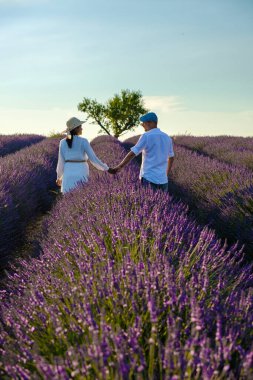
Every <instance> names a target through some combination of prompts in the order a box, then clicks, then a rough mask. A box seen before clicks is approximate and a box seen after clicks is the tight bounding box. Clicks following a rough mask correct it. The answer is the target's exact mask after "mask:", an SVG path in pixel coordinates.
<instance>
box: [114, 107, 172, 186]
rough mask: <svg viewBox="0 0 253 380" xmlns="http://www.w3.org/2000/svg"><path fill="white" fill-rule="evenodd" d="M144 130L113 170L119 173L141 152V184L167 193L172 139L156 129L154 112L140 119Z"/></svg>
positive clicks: (156, 120) (156, 121)
mask: <svg viewBox="0 0 253 380" xmlns="http://www.w3.org/2000/svg"><path fill="white" fill-rule="evenodd" d="M140 121H141V123H142V126H143V128H144V130H145V132H144V133H143V135H142V136H141V137H140V138H139V140H138V142H137V144H136V145H135V146H133V147H132V148H131V151H130V152H129V153H128V154H127V155H126V157H125V158H124V159H123V160H122V161H121V163H120V164H119V165H118V166H116V167H115V168H114V169H113V170H115V172H118V171H120V170H121V169H122V168H123V167H124V166H125V165H126V164H128V162H130V161H131V160H132V159H133V158H134V157H135V156H137V155H138V154H140V153H141V152H142V164H141V169H140V179H141V182H142V183H143V184H144V185H146V184H148V185H150V186H151V187H152V188H154V189H161V190H163V191H168V176H169V174H170V172H171V168H172V164H173V161H174V151H173V144H172V139H171V137H169V136H168V135H167V134H166V133H164V132H162V131H161V130H160V129H159V128H157V123H158V118H157V115H156V114H155V113H154V112H148V113H146V114H145V115H143V116H141V117H140Z"/></svg>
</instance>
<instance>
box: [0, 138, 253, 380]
mask: <svg viewBox="0 0 253 380" xmlns="http://www.w3.org/2000/svg"><path fill="white" fill-rule="evenodd" d="M133 142H134V141H133V139H132V140H131V141H129V140H128V141H126V143H125V144H121V143H120V142H118V141H117V140H115V139H114V138H110V137H98V138H96V139H95V140H93V143H92V145H93V148H94V150H95V151H96V153H97V155H98V156H99V157H100V158H101V159H102V160H103V161H104V162H107V163H108V164H109V165H111V166H113V165H115V164H117V163H118V162H119V161H120V160H121V159H122V158H123V157H124V155H125V153H126V151H125V147H126V146H127V147H129V146H130V145H129V144H131V143H133ZM44 143H45V145H44V147H45V146H47V148H43V149H44V152H45V151H47V150H48V151H50V153H49V154H48V156H47V157H49V156H50V157H52V156H54V160H56V157H57V153H56V152H55V150H56V148H55V147H56V142H54V141H50V140H46V141H45V142H43V143H40V144H44ZM52 146H53V147H52ZM28 149H31V148H28ZM21 152H22V151H21ZM21 152H20V153H21ZM30 152H31V151H29V153H30ZM17 154H18V153H17ZM10 156H12V155H10ZM43 157H44V156H43ZM10 158H11V157H10ZM50 162H51V164H52V163H55V161H50ZM51 164H50V165H49V164H48V161H43V160H42V161H41V163H40V170H42V169H43V168H45V167H48V165H49V166H50V170H48V169H47V170H45V173H47V174H45V177H43V180H41V181H40V180H39V179H38V177H35V178H36V180H35V181H34V182H33V183H34V184H38V186H39V184H40V182H42V183H44V182H45V180H46V178H47V179H48V181H49V178H50V180H51V181H52V182H50V183H47V185H45V187H44V188H43V191H42V194H44V193H45V194H46V193H47V191H48V189H49V188H51V187H52V186H53V182H54V180H55V174H53V171H51ZM10 165H11V164H10ZM10 167H11V166H10ZM32 168H33V165H32V166H31V167H30V168H29V167H27V173H28V172H30V173H33V172H32ZM10 172H11V170H10V171H9V172H8V173H10ZM138 172H139V163H138V160H137V161H136V162H134V161H132V162H131V163H130V164H129V165H128V166H127V167H126V168H125V169H124V170H123V171H122V172H120V173H119V174H117V175H116V176H110V175H109V174H107V173H101V172H98V171H96V170H95V169H92V168H91V177H90V182H89V184H88V185H80V186H79V187H78V188H77V189H76V190H74V191H72V192H70V193H69V194H67V195H65V196H64V197H59V198H58V200H57V201H56V203H55V205H54V207H53V208H52V209H51V212H50V214H49V215H48V216H47V217H46V218H45V221H44V226H43V230H44V236H43V238H42V239H41V241H40V245H41V255H40V257H39V258H37V259H36V258H31V259H29V260H19V262H16V269H15V270H13V271H12V272H10V273H9V275H8V278H7V280H8V281H7V280H6V281H7V283H6V286H5V288H3V289H2V290H1V292H0V299H1V306H0V355H1V356H0V377H1V378H3V379H78V380H79V379H171V380H181V379H199V380H202V379H204V380H209V379H210V380H214V379H217V380H218V379H224V380H225V379H228V380H229V379H231V380H232V379H233V380H236V379H242V380H243V379H251V378H252V377H253V370H252V368H253V343H252V342H253V341H252V338H253V329H252V325H253V302H252V301H253V298H252V296H253V291H252V285H253V273H252V263H251V262H249V260H245V257H246V253H247V258H249V252H250V247H251V245H250V244H251V242H252V241H251V237H252V235H251V233H252V215H253V202H252V199H253V198H252V173H251V172H250V170H249V169H248V168H246V167H245V168H242V167H240V169H238V167H237V166H236V165H234V166H233V165H231V164H227V163H225V162H220V161H218V160H216V159H214V158H210V157H206V156H203V155H199V154H198V153H196V152H195V153H194V152H191V151H190V150H189V149H186V148H184V147H181V146H176V159H175V166H174V167H173V174H172V179H171V182H172V187H171V192H170V194H165V193H162V192H160V191H158V192H153V190H152V189H147V188H145V189H143V188H141V186H140V183H139V180H138ZM23 173H24V172H23ZM9 175H10V174H9ZM16 175H17V173H16ZM23 176H24V174H23V175H22V176H21V177H23ZM7 177H8V176H7V175H6V182H8V178H7ZM14 177H15V176H14ZM13 183H14V182H13ZM17 183H19V185H20V188H23V189H24V190H23V191H24V193H26V194H27V193H29V190H30V189H31V188H32V186H31V185H29V186H28V185H27V181H25V180H24V182H23V183H20V180H19V181H18V182H17ZM17 183H16V187H17ZM27 186H28V187H27ZM41 186H42V185H41ZM35 187H36V186H35ZM9 188H10V189H11V190H10V192H11V191H12V194H13V197H14V194H15V190H14V189H15V186H14V185H13V187H11V186H10V185H9ZM46 188H47V190H46ZM214 189H215V192H214ZM20 191H21V190H20ZM3 193H4V190H3ZM36 194H37V193H36ZM3 196H4V195H3ZM6 199H7V198H6ZM22 199H25V197H23V198H22ZM31 199H33V198H31ZM180 199H182V200H183V201H182V200H180ZM225 200H226V201H225ZM239 201H240V202H239ZM12 202H14V200H13V201H12ZM238 204H239V205H238ZM10 205H11V203H10ZM194 205H196V206H195V207H197V206H198V208H197V212H199V213H201V214H203V215H201V218H202V220H206V221H207V222H208V223H209V224H210V225H212V226H214V227H215V228H217V230H218V231H219V233H220V232H221V230H224V229H225V230H224V231H223V233H224V236H225V235H226V233H230V234H232V235H233V234H234V233H235V232H234V231H237V233H238V235H236V237H237V236H238V237H239V238H240V242H243V243H244V244H245V246H247V252H246V251H245V249H244V248H243V247H242V246H241V244H239V245H236V244H234V245H231V244H226V243H225V241H224V240H220V239H219V238H218V235H217V234H216V232H215V230H214V229H210V227H207V226H204V225H203V224H198V223H197V222H196V221H195V219H194V218H193V217H192V214H191V213H189V208H191V207H193V206H194ZM26 208H29V198H28V199H27V200H26V206H25V209H26ZM7 209H8V207H7ZM14 209H15V207H14ZM30 209H36V207H35V206H32V207H30ZM8 215H10V216H9V218H10V217H11V215H12V214H11V212H10V214H8ZM214 216H216V217H217V218H218V219H217V221H216V223H214V222H213V221H212V218H214ZM3 218H5V216H3V217H2V215H1V216H0V221H1V223H3V221H4V219H3ZM245 218H246V222H247V224H246V223H245V220H244V219H245ZM14 219H15V218H14ZM5 221H6V219H5ZM250 222H251V224H250ZM8 223H9V222H8V219H7V223H6V224H7V225H8V226H9V229H10V230H11V228H10V224H8ZM228 223H230V224H228ZM3 225H4V223H3ZM233 226H234V227H233ZM225 227H226V228H225ZM15 228H16V227H15ZM233 228H234V229H233ZM231 229H233V232H232V233H231ZM242 233H244V235H242V236H243V237H242V238H241V235H240V234H242ZM236 237H235V239H234V240H237V238H236ZM0 243H1V245H2V244H4V243H5V239H2V240H1V242H0Z"/></svg>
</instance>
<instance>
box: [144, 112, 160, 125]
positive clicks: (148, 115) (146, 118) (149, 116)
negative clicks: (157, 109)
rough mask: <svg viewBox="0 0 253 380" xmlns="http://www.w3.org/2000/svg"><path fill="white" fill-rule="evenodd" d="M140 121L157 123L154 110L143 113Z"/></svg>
mask: <svg viewBox="0 0 253 380" xmlns="http://www.w3.org/2000/svg"><path fill="white" fill-rule="evenodd" d="M140 121H142V122H144V123H145V122H146V121H155V122H156V123H157V121H158V117H157V115H156V114H155V113H154V112H148V113H145V115H143V116H141V117H140Z"/></svg>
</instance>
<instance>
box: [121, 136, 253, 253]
mask: <svg viewBox="0 0 253 380" xmlns="http://www.w3.org/2000/svg"><path fill="white" fill-rule="evenodd" d="M192 139H193V138H192ZM217 139H218V140H219V138H218V137H217ZM137 140H138V136H136V137H133V138H131V139H128V140H126V142H125V146H126V148H127V149H129V148H130V146H132V145H133V144H135V143H136V141H137ZM196 140H197V141H198V138H196ZM196 144H197V143H196ZM174 148H175V155H176V158H175V161H174V166H173V169H172V173H171V176H170V181H169V191H170V192H171V193H172V194H174V195H176V196H179V197H180V198H181V199H183V200H184V201H185V202H187V204H188V205H189V206H190V209H191V210H194V212H195V215H196V216H197V217H198V220H199V221H200V222H203V223H208V224H209V225H210V226H211V227H213V228H215V229H216V231H217V232H219V234H220V236H222V237H223V238H228V240H229V241H230V242H235V241H236V240H239V241H240V242H241V243H242V244H245V249H246V251H247V252H248V254H249V256H251V258H252V252H253V173H252V171H251V170H248V169H247V168H244V167H238V166H234V165H229V164H227V163H225V162H220V161H218V160H216V159H212V158H210V157H208V156H203V155H200V154H198V153H197V152H192V151H191V150H189V149H187V148H185V147H183V146H179V145H177V144H175V146H174ZM231 151H233V148H232V147H231ZM252 155H253V151H252Z"/></svg>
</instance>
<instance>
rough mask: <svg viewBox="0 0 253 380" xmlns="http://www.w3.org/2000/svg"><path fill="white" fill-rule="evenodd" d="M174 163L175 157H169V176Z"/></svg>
mask: <svg viewBox="0 0 253 380" xmlns="http://www.w3.org/2000/svg"><path fill="white" fill-rule="evenodd" d="M173 162H174V157H169V158H168V166H167V176H168V175H169V174H170V172H171V168H172V165H173Z"/></svg>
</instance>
